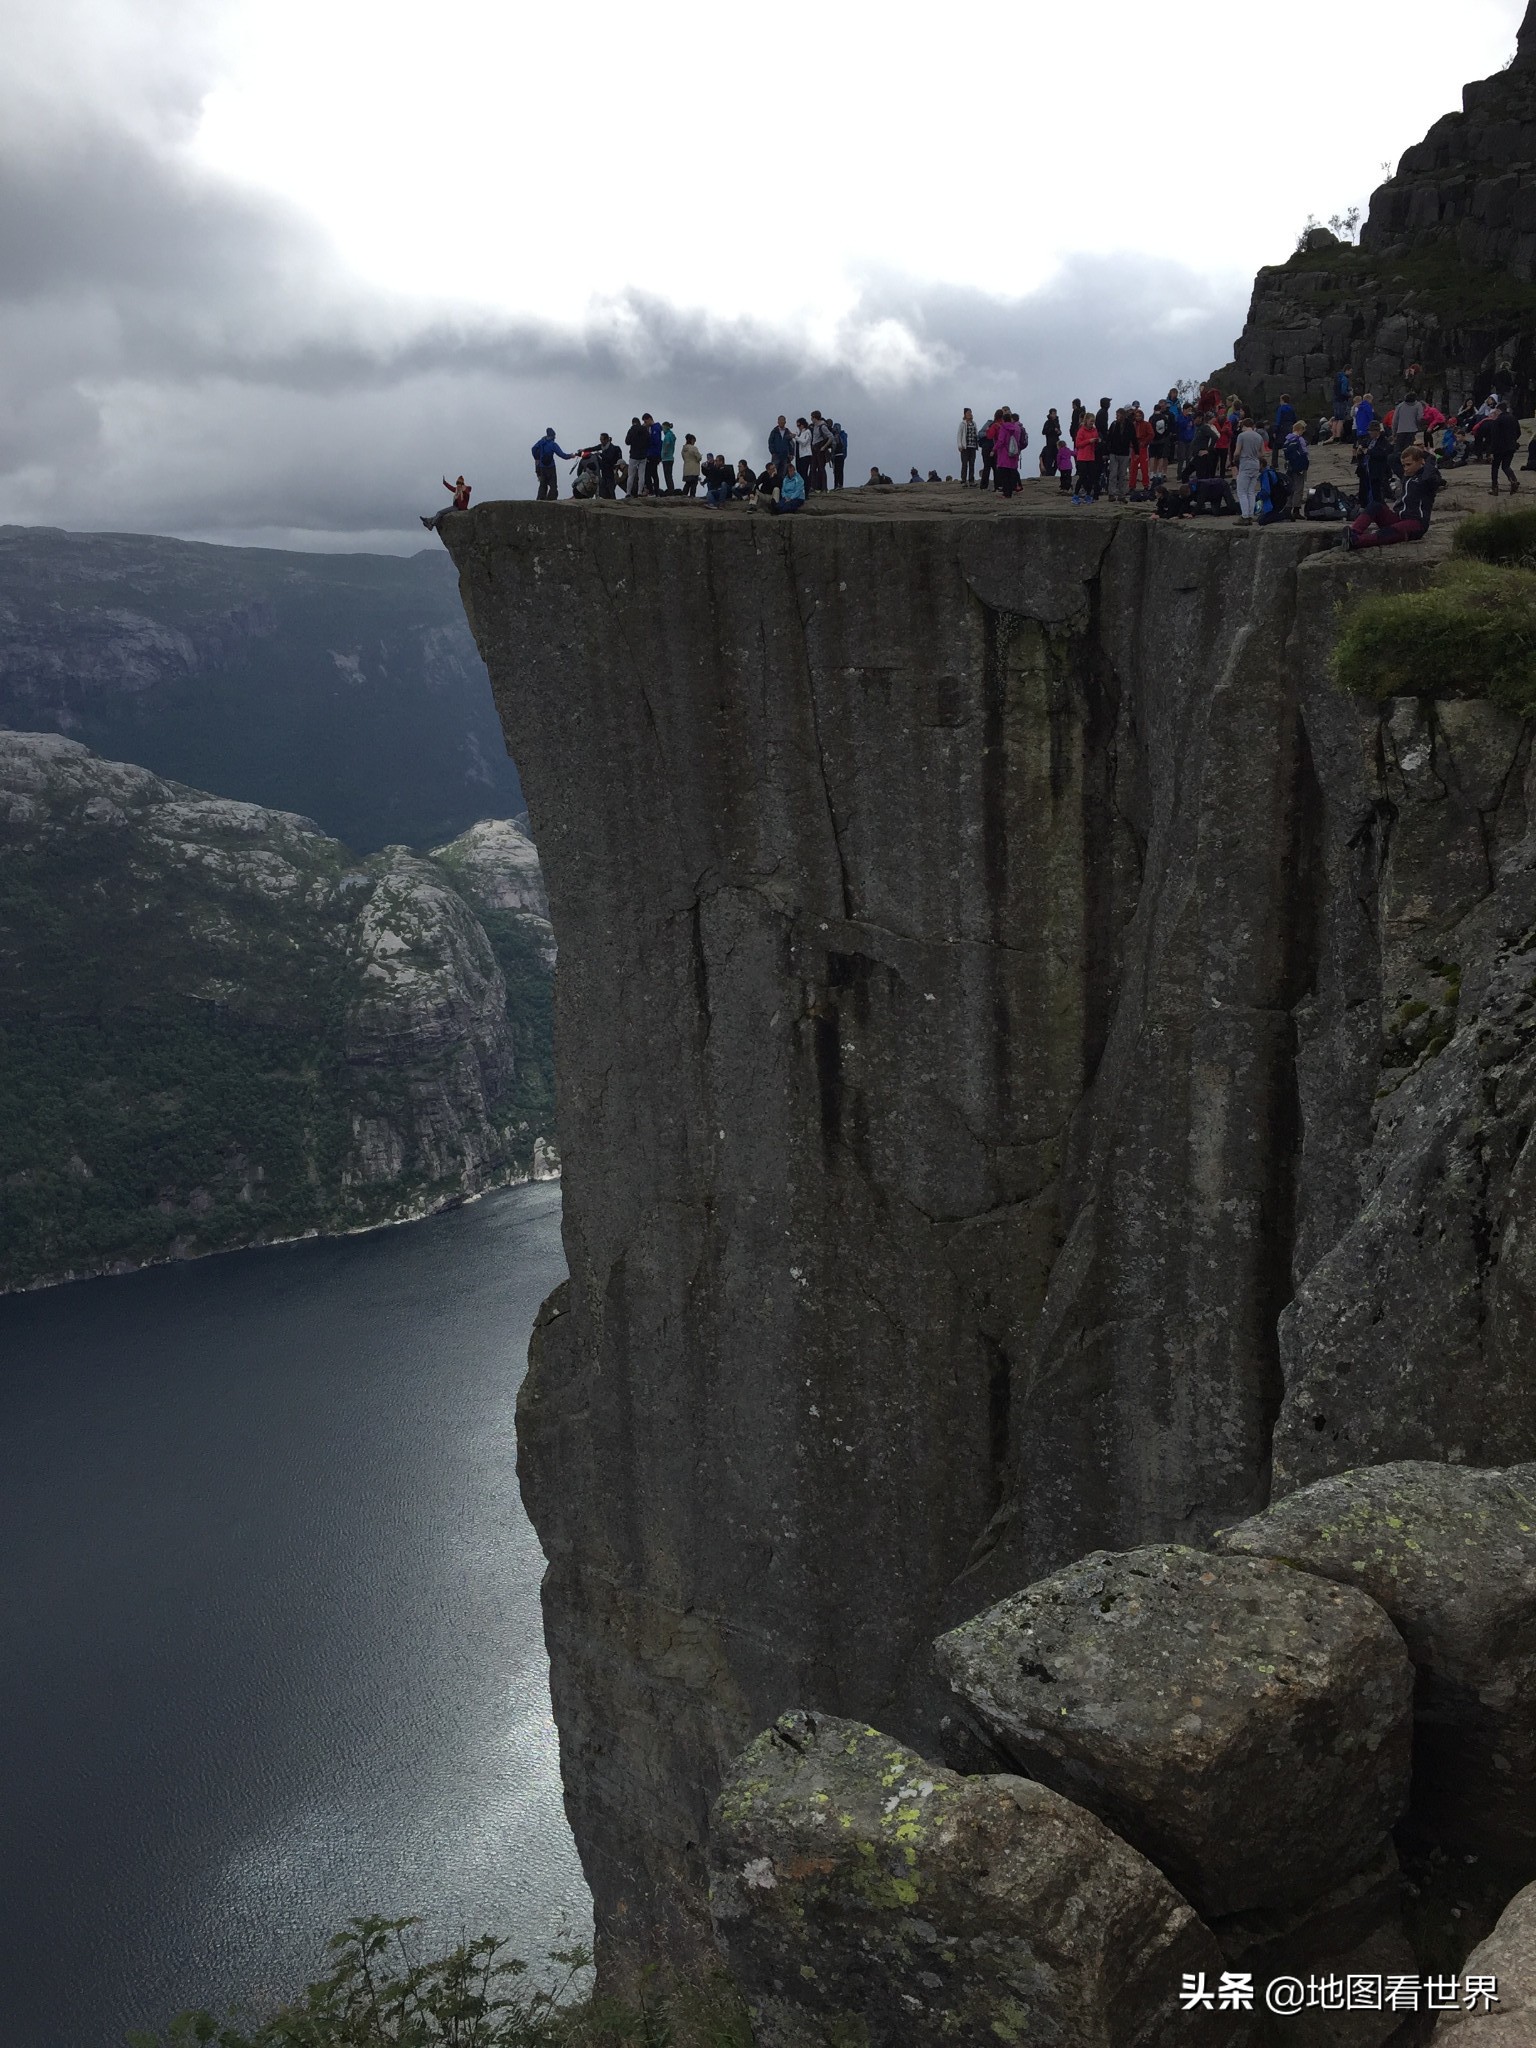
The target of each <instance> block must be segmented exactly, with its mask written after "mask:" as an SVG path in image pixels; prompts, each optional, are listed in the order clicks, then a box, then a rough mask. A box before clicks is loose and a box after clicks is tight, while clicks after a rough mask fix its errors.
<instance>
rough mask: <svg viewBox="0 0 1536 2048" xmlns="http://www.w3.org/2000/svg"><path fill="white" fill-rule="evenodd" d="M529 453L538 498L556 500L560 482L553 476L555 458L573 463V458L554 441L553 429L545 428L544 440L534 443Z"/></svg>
mask: <svg viewBox="0 0 1536 2048" xmlns="http://www.w3.org/2000/svg"><path fill="white" fill-rule="evenodd" d="M531 452H532V455H533V467H534V473H535V475H536V476H537V477H538V479H539V497H540V498H541V499H543V498H558V497H559V495H560V482H559V479H558V477H557V476H556V474H555V458H556V456H558V457H559V458H560V460H561V461H562V462H573V461H574V460H575V457H574V456H571V455H567V454H566V452H565V450H564V449H563V448H562V447H561V446H560V443H559V442H558V441H557V440H556V439H555V430H554V428H553V427H546V428H545V429H544V438H543V439H542V440H541V441H535V442H534V444H533V448H532V451H531Z"/></svg>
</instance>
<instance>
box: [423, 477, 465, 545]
mask: <svg viewBox="0 0 1536 2048" xmlns="http://www.w3.org/2000/svg"><path fill="white" fill-rule="evenodd" d="M443 489H444V490H445V491H452V493H453V503H452V504H451V505H445V506H444V507H443V509H442V511H441V512H432V513H427V512H423V513H422V514H421V523H422V525H423V526H425V527H428V528H429V529H430V530H431V531H432V532H433V533H439V532H441V531H442V528H441V524H440V522H441V521H442V520H444V519H445V518H446V517H447V516H448V514H449V513H450V512H467V511H468V510H469V491H470V487H469V485H468V484H467V483H465V481H464V479H463V477H460V478H459V479H458V481H457V482H456V483H449V481H448V479H447V477H444V478H443Z"/></svg>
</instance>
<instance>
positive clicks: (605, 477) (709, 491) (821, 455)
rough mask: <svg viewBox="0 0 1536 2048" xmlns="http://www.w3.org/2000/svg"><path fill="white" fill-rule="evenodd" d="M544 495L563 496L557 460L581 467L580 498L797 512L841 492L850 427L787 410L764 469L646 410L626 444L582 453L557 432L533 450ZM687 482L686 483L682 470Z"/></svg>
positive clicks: (575, 487) (576, 485) (605, 443)
mask: <svg viewBox="0 0 1536 2048" xmlns="http://www.w3.org/2000/svg"><path fill="white" fill-rule="evenodd" d="M531 453H532V456H533V467H534V472H535V474H536V476H537V477H538V483H539V489H538V495H539V497H540V498H558V497H559V495H560V484H559V471H558V470H557V468H556V466H555V465H556V463H557V462H571V463H574V464H575V471H574V474H573V478H572V483H571V495H572V497H574V498H617V497H619V496H620V495H622V496H624V497H626V498H630V499H638V498H673V497H676V498H698V497H699V494H700V492H701V491H702V492H703V502H704V503H705V504H706V505H724V504H727V503H729V502H732V501H736V502H739V501H742V500H746V501H748V502H750V503H752V504H754V505H760V506H762V507H764V508H765V509H766V510H768V511H770V512H775V513H783V512H795V511H798V510H800V508H801V507H802V506H803V505H804V504H805V501H806V499H807V497H808V496H810V495H811V493H813V492H816V491H828V490H831V491H840V490H841V489H842V488H843V468H844V464H845V463H846V462H847V459H848V436H847V433H846V432H845V431H844V429H843V426H842V423H841V422H840V421H838V420H835V419H833V418H832V417H831V415H830V414H827V413H823V412H821V411H820V410H819V409H813V410H812V412H811V414H810V416H809V418H807V417H805V416H804V415H802V416H801V417H800V418H798V419H796V420H795V422H794V424H793V425H791V424H790V422H789V419H788V417H787V415H785V414H784V413H780V414H779V417H778V420H777V422H776V423H775V424H774V426H773V427H772V428H770V430H769V434H768V459H767V461H766V462H765V463H764V465H763V466H762V468H761V469H759V468H756V467H755V466H754V465H753V464H752V463H751V462H750V461H748V460H747V459H746V458H745V457H743V458H742V459H740V460H739V461H737V462H734V463H733V462H731V461H730V460H729V458H728V457H727V456H725V455H724V454H720V453H717V452H716V451H715V450H713V449H707V448H701V447H700V446H699V443H698V440H697V437H696V436H695V435H693V434H689V433H685V434H684V435H683V438H682V441H681V443H679V441H678V438H677V429H676V427H674V425H673V424H672V422H671V420H662V419H657V418H655V417H654V416H653V415H652V414H651V413H648V412H645V413H638V414H636V415H635V417H634V418H633V419H632V420H631V421H630V423H629V431H628V433H627V434H626V435H625V436H624V440H623V444H622V446H621V445H620V443H619V442H617V441H615V440H614V439H613V437H612V436H611V435H610V434H606V433H603V434H599V435H598V437H597V440H596V441H595V442H593V443H592V445H591V446H590V447H587V448H578V449H577V450H576V451H575V452H574V454H571V453H567V451H566V450H565V449H564V448H562V447H561V446H560V443H559V441H558V439H557V438H556V435H555V430H554V428H553V427H546V428H545V430H544V434H543V437H542V439H540V440H538V441H535V442H534V444H533V447H532V450H531ZM679 470H681V472H682V482H681V484H679V482H678V471H679Z"/></svg>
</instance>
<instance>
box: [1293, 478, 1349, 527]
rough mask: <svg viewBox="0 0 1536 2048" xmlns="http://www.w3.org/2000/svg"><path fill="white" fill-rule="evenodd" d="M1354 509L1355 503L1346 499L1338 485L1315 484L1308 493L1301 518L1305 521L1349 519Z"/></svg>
mask: <svg viewBox="0 0 1536 2048" xmlns="http://www.w3.org/2000/svg"><path fill="white" fill-rule="evenodd" d="M1353 509H1354V507H1353V501H1352V500H1351V499H1348V498H1346V497H1345V495H1344V493H1343V492H1342V491H1340V490H1339V489H1338V487H1337V485H1335V484H1329V483H1322V484H1314V485H1313V486H1312V488H1311V490H1310V491H1308V493H1307V497H1306V503H1305V504H1304V505H1303V506H1302V508H1301V516H1302V518H1303V519H1347V518H1348V517H1349V515H1350V512H1351V511H1352V510H1353Z"/></svg>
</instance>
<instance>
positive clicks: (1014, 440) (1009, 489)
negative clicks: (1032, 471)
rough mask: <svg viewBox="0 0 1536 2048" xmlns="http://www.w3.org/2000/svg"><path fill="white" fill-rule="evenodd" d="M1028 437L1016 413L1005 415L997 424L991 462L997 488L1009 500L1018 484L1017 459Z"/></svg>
mask: <svg viewBox="0 0 1536 2048" xmlns="http://www.w3.org/2000/svg"><path fill="white" fill-rule="evenodd" d="M1027 439H1028V436H1027V435H1026V434H1025V432H1024V423H1023V421H1022V420H1021V419H1020V418H1019V416H1018V414H1017V413H1016V412H1010V413H1005V414H1004V416H1003V417H1002V418H1001V419H1000V420H999V421H998V422H997V432H996V434H995V435H994V436H993V440H992V460H993V461H994V462H995V463H996V464H997V488H998V489H999V490H1000V491H1001V492H1002V494H1003V496H1004V497H1005V498H1011V497H1012V496H1013V494H1014V492H1015V491H1016V490H1017V489H1018V484H1019V457H1020V456H1021V455H1022V454H1023V452H1024V444H1025V442H1026V440H1027Z"/></svg>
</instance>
